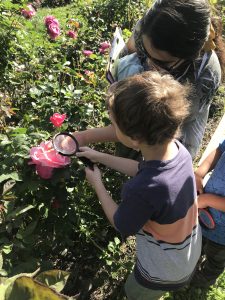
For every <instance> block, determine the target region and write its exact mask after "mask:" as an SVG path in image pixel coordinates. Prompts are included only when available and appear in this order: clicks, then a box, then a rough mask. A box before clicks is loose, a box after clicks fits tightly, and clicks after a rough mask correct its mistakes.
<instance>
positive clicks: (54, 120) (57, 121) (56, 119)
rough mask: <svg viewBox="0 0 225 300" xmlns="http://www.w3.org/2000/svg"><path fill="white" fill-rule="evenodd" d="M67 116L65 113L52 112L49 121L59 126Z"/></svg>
mask: <svg viewBox="0 0 225 300" xmlns="http://www.w3.org/2000/svg"><path fill="white" fill-rule="evenodd" d="M66 118H67V116H66V114H62V115H61V114H59V113H54V114H53V115H52V116H51V117H50V121H51V122H52V124H53V125H54V126H55V127H60V126H62V123H63V122H64V121H65V119H66Z"/></svg>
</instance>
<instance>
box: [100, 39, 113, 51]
mask: <svg viewBox="0 0 225 300" xmlns="http://www.w3.org/2000/svg"><path fill="white" fill-rule="evenodd" d="M110 46H111V44H110V43H109V42H106V41H105V42H103V43H101V44H100V47H101V49H103V50H105V49H108V48H109V47H110Z"/></svg>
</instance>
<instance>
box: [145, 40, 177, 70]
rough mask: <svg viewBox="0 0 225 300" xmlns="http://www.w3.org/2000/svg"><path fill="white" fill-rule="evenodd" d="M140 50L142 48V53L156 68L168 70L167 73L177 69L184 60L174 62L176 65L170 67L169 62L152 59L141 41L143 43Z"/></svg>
mask: <svg viewBox="0 0 225 300" xmlns="http://www.w3.org/2000/svg"><path fill="white" fill-rule="evenodd" d="M140 48H141V52H142V53H143V54H144V55H145V56H146V57H147V58H149V59H150V60H151V61H152V62H153V64H155V65H156V66H158V67H160V68H162V69H164V70H166V71H168V72H170V71H172V70H173V69H175V68H176V67H177V66H178V65H179V64H180V62H181V60H182V59H178V60H176V61H175V62H174V64H172V65H170V66H168V62H165V61H162V60H158V59H156V58H154V57H152V56H151V55H150V54H149V53H148V51H147V50H146V49H145V46H144V44H143V41H142V40H141V42H140Z"/></svg>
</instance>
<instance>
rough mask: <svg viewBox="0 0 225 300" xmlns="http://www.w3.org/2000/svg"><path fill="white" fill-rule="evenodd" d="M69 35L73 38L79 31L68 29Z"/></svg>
mask: <svg viewBox="0 0 225 300" xmlns="http://www.w3.org/2000/svg"><path fill="white" fill-rule="evenodd" d="M67 35H68V36H69V37H70V38H72V39H76V38H77V32H76V31H72V30H69V31H67Z"/></svg>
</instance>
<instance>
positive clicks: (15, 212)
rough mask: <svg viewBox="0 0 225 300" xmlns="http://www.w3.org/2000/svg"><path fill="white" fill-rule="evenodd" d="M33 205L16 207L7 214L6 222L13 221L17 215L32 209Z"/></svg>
mask: <svg viewBox="0 0 225 300" xmlns="http://www.w3.org/2000/svg"><path fill="white" fill-rule="evenodd" d="M34 207H35V206H34V205H31V204H30V205H24V206H21V207H17V208H16V209H15V210H13V211H12V212H11V213H9V214H8V215H7V217H6V220H7V221H9V220H10V219H13V218H15V217H18V216H19V215H21V214H23V213H25V212H27V211H28V210H30V209H32V208H34Z"/></svg>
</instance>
